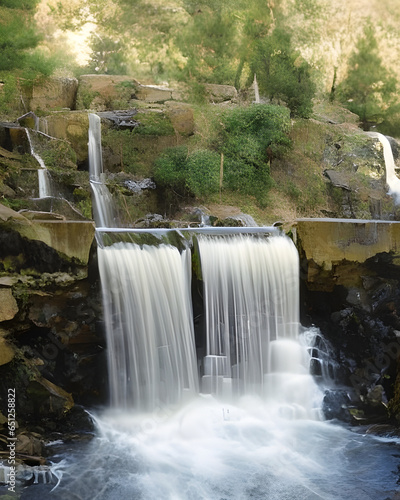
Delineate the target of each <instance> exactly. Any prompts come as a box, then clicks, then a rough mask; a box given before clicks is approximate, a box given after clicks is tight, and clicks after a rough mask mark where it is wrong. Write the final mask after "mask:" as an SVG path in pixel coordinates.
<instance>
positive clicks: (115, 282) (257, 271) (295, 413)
mask: <svg viewBox="0 0 400 500" xmlns="http://www.w3.org/2000/svg"><path fill="white" fill-rule="evenodd" d="M92 116H93V115H91V122H90V123H91V125H92V124H93V123H94V124H95V126H96V127H98V121H97V120H96V119H93V118H92ZM96 118H97V117H96ZM96 137H97V138H98V137H99V135H98V134H97V133H95V134H93V132H91V134H90V140H89V141H90V151H91V152H92V153H91V154H92V156H93V154H94V155H97V159H96V160H95V162H94V161H92V160H91V167H92V170H91V176H90V178H91V184H92V188H93V187H94V193H93V202H94V205H96V206H95V209H94V210H95V212H94V213H95V217H97V219H96V224H97V226H100V227H101V229H100V228H99V229H98V231H97V239H98V243H99V248H98V260H99V270H100V277H101V283H102V291H103V302H104V317H105V324H106V331H107V346H108V366H109V379H110V397H111V405H112V406H113V407H114V408H125V409H129V408H135V409H136V410H138V411H154V410H156V409H159V408H165V407H168V406H171V405H173V406H176V405H180V404H183V403H185V402H188V401H190V400H193V399H194V398H196V397H199V394H200V395H202V397H210V396H206V395H212V396H213V397H215V398H216V399H217V400H219V401H224V402H232V401H236V400H237V399H238V398H240V397H242V396H247V395H251V396H253V395H254V396H256V397H260V398H262V399H263V400H264V401H271V405H272V406H275V405H276V406H277V408H278V411H279V413H280V414H284V415H285V416H288V417H290V418H299V417H300V418H310V417H313V416H314V415H315V409H314V408H313V401H312V399H313V393H314V392H315V383H314V381H313V379H312V377H311V376H310V375H309V374H308V364H309V359H310V356H309V354H308V353H307V350H306V347H305V346H302V345H300V343H299V326H300V325H299V281H298V272H299V271H298V269H299V263H298V254H297V250H296V248H295V246H294V245H293V243H292V241H291V240H290V239H289V238H287V237H286V236H284V235H281V234H278V235H271V233H272V232H273V231H271V230H270V231H269V232H268V231H267V228H265V231H264V232H263V231H258V232H257V233H256V232H254V234H252V233H250V231H249V230H248V228H246V231H244V232H243V234H241V233H237V234H236V233H235V234H232V230H230V229H228V228H224V229H222V230H221V229H219V230H218V233H217V232H215V233H214V234H213V231H206V230H202V229H201V228H199V229H191V230H190V231H189V232H187V233H186V237H185V236H183V233H184V232H185V230H184V229H182V230H175V231H172V230H170V232H171V233H174V234H175V236H176V235H178V237H179V238H180V244H176V238H175V239H174V241H175V243H174V244H171V243H170V242H169V240H168V238H167V237H165V234H167V233H168V231H166V233H165V234H164V233H163V235H164V236H161V237H159V243H157V244H155V245H147V244H138V243H133V242H132V241H133V239H132V237H131V235H132V234H135V230H132V231H128V230H126V228H121V230H120V233H121V234H120V235H119V238H118V233H119V230H118V229H116V228H112V226H111V225H109V224H111V223H112V220H111V218H110V217H109V215H108V212H107V201H106V200H104V199H103V198H101V196H100V194H101V193H99V191H98V186H101V185H102V183H101V170H100V171H99V170H98V165H99V164H100V165H101V155H100V154H99V149H98V146H96V145H93V143H92V141H93V139H94V138H96ZM93 168H97V170H93ZM107 226H108V228H109V233H110V234H111V233H112V236H113V237H112V238H107V237H105V236H104V235H107V229H106V228H107ZM256 229H260V228H256ZM137 232H138V231H137V230H136V233H137ZM189 233H190V234H189ZM209 233H211V234H209ZM188 234H189V236H188ZM116 235H117V239H119V241H117V242H114V243H112V244H111V243H110V242H111V239H112V240H113V241H115V239H116V238H115V236H116ZM153 236H154V234H153ZM135 241H136V240H135ZM192 262H193V263H194V264H193V266H192ZM192 267H193V268H196V275H195V276H192ZM196 287H197V289H199V290H200V293H199V295H200V301H201V307H200V311H201V312H199V314H198V315H197V317H196V318H194V317H193V306H192V290H194V288H196Z"/></svg>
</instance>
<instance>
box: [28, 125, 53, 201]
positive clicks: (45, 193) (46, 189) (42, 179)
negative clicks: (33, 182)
mask: <svg viewBox="0 0 400 500" xmlns="http://www.w3.org/2000/svg"><path fill="white" fill-rule="evenodd" d="M25 132H26V136H27V138H28V142H29V147H30V150H31V155H32V156H33V157H34V158H35V160H36V161H37V162H38V163H39V165H40V168H39V169H38V183H39V198H47V197H49V196H52V193H51V182H50V175H49V171H48V170H47V168H46V165H45V163H44V161H43V158H42V157H41V156H40V155H38V154H37V153H36V151H35V149H34V147H33V143H32V137H31V134H30V132H29V129H28V128H25Z"/></svg>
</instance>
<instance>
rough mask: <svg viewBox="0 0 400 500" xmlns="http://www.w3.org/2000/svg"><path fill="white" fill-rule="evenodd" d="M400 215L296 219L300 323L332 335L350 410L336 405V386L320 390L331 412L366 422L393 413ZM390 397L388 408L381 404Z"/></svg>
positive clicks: (399, 318) (399, 327)
mask: <svg viewBox="0 0 400 500" xmlns="http://www.w3.org/2000/svg"><path fill="white" fill-rule="evenodd" d="M399 237H400V223H398V222H384V221H379V222H378V221H362V220H354V221H351V220H336V221H334V220H328V219H327V220H299V221H298V226H297V244H298V248H299V253H300V263H301V278H302V307H301V310H302V311H304V316H303V318H302V323H303V324H305V325H307V324H315V325H316V326H318V327H319V328H320V329H321V332H322V334H323V336H324V337H325V338H326V339H327V340H328V341H329V342H330V343H331V345H332V352H331V356H333V358H334V362H335V363H337V365H338V366H339V370H338V371H337V377H338V378H337V379H336V382H338V384H342V385H346V386H348V389H347V390H346V394H348V395H349V397H350V402H349V404H348V407H349V408H350V407H351V406H354V407H355V408H356V410H357V411H354V412H353V413H354V414H353V415H351V414H350V413H349V411H347V412H344V413H343V411H342V410H340V411H339V410H338V407H337V408H336V410H334V407H335V404H334V402H335V401H341V398H342V395H341V393H340V394H339V393H338V394H335V393H333V394H332V393H330V394H327V395H326V405H327V411H328V413H329V414H333V413H335V415H336V418H343V419H344V420H346V419H350V420H352V416H354V418H357V421H358V422H361V423H370V422H374V421H382V420H385V419H387V418H389V417H390V418H395V417H396V412H400V408H397V409H396V410H392V409H391V408H393V400H394V397H395V394H396V390H397V389H396V383H395V380H396V373H397V370H398V366H397V365H398V359H399V356H400V260H399V251H400V245H399V242H400V240H399ZM388 402H389V412H388V411H387V405H388Z"/></svg>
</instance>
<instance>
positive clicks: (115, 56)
mask: <svg viewBox="0 0 400 500" xmlns="http://www.w3.org/2000/svg"><path fill="white" fill-rule="evenodd" d="M91 47H92V54H91V59H90V63H89V65H88V70H89V71H91V72H93V73H102V74H111V75H126V74H127V63H126V46H125V44H124V43H123V42H122V41H121V40H115V39H113V38H110V37H109V36H103V37H99V36H98V35H97V34H96V35H93V36H92V43H91Z"/></svg>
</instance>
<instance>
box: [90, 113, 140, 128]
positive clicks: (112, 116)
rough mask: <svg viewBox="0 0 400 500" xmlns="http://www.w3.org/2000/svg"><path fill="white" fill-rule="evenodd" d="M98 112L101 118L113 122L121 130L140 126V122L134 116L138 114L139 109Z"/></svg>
mask: <svg viewBox="0 0 400 500" xmlns="http://www.w3.org/2000/svg"><path fill="white" fill-rule="evenodd" d="M97 114H98V115H99V116H100V118H103V119H104V120H108V121H109V122H111V123H112V127H113V128H116V129H119V130H125V129H129V130H130V129H133V128H136V127H138V126H139V122H138V121H137V120H135V119H134V118H133V117H134V116H135V115H136V114H137V109H130V110H120V111H101V112H98V113H97Z"/></svg>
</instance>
